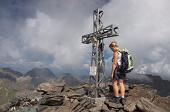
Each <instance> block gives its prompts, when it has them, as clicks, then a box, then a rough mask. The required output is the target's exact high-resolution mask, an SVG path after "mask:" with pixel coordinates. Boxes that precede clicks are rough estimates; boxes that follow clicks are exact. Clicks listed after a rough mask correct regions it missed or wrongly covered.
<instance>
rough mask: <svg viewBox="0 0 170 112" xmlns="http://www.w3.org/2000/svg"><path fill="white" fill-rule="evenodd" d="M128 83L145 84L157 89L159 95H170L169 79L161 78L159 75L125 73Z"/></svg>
mask: <svg viewBox="0 0 170 112" xmlns="http://www.w3.org/2000/svg"><path fill="white" fill-rule="evenodd" d="M127 78H128V83H132V84H147V85H150V86H151V87H153V88H154V89H156V90H157V91H158V93H159V94H160V95H161V96H170V86H169V85H170V81H168V80H163V79H162V78H161V77H160V76H158V75H157V76H156V75H151V74H130V75H127Z"/></svg>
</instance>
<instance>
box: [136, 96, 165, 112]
mask: <svg viewBox="0 0 170 112" xmlns="http://www.w3.org/2000/svg"><path fill="white" fill-rule="evenodd" d="M136 107H137V109H138V110H140V111H142V112H168V111H166V110H164V109H162V108H160V107H158V106H156V105H154V104H153V103H151V102H150V101H149V100H147V99H145V98H143V97H142V98H141V99H140V100H139V101H138V102H137V104H136Z"/></svg>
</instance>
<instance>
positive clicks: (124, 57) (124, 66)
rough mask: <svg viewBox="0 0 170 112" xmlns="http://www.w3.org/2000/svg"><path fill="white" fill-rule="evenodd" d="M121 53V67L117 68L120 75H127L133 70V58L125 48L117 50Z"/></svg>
mask: <svg viewBox="0 0 170 112" xmlns="http://www.w3.org/2000/svg"><path fill="white" fill-rule="evenodd" d="M119 52H120V53H121V65H120V66H119V70H120V72H122V73H129V72H131V71H132V70H133V66H134V65H133V58H132V55H131V54H130V53H129V51H128V50H127V49H126V48H125V49H123V50H119Z"/></svg>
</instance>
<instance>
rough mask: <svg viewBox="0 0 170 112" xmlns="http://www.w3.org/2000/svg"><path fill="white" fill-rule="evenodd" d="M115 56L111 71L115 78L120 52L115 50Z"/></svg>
mask: <svg viewBox="0 0 170 112" xmlns="http://www.w3.org/2000/svg"><path fill="white" fill-rule="evenodd" d="M113 56H114V60H113V63H112V72H111V75H112V78H113V76H114V71H115V69H116V66H117V61H118V52H114V53H113Z"/></svg>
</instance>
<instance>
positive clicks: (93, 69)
mask: <svg viewBox="0 0 170 112" xmlns="http://www.w3.org/2000/svg"><path fill="white" fill-rule="evenodd" d="M102 16H103V11H102V10H99V9H96V10H94V11H93V33H90V34H87V35H83V36H82V43H83V44H90V43H92V56H91V66H90V77H89V86H90V88H91V90H92V91H91V92H89V95H91V96H94V97H96V98H98V97H99V93H100V92H102V93H104V92H103V90H102V87H104V88H105V87H106V84H104V82H105V81H104V80H105V62H104V42H103V40H104V39H105V38H110V37H114V36H118V33H117V32H116V30H117V29H118V27H114V28H113V25H109V26H107V27H105V28H103V22H102V21H101V17H102ZM103 84H104V86H103ZM93 86H94V88H93Z"/></svg>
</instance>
